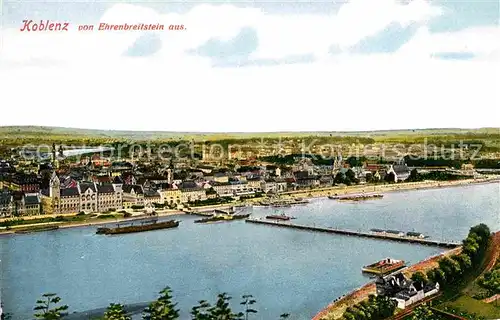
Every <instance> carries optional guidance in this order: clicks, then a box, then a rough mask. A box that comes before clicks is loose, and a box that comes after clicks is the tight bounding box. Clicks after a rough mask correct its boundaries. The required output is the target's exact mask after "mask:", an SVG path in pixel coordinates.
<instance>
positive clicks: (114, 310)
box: [102, 303, 132, 320]
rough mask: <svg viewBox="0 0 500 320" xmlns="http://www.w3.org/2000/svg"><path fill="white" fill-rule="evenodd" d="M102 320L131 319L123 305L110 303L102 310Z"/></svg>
mask: <svg viewBox="0 0 500 320" xmlns="http://www.w3.org/2000/svg"><path fill="white" fill-rule="evenodd" d="M102 320H132V318H131V317H130V316H129V315H128V314H127V313H126V312H125V309H124V307H123V305H121V304H119V303H111V304H110V305H109V307H108V308H107V309H106V312H104V317H103V319H102Z"/></svg>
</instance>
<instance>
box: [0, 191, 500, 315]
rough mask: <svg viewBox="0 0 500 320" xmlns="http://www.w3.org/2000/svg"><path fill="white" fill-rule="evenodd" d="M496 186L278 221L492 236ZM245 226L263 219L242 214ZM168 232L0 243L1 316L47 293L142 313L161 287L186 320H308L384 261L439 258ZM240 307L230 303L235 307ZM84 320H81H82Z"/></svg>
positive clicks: (280, 232) (256, 230)
mask: <svg viewBox="0 0 500 320" xmlns="http://www.w3.org/2000/svg"><path fill="white" fill-rule="evenodd" d="M499 186H500V185H499V184H498V183H496V184H485V185H472V186H468V187H455V188H447V189H434V190H419V191H409V192H394V193H387V194H386V195H385V197H384V198H383V199H380V200H371V201H366V202H359V203H339V202H337V201H334V200H328V199H316V200H313V201H312V202H311V203H310V204H308V205H304V206H298V207H293V208H289V209H285V212H286V213H287V214H289V215H293V216H295V217H297V220H295V221H296V222H298V223H303V224H311V225H313V224H314V225H317V226H320V225H321V226H331V227H338V228H348V229H354V230H369V229H370V228H387V229H398V230H402V231H418V232H422V233H425V234H427V235H429V236H430V237H431V238H433V239H444V240H456V241H459V240H461V239H463V238H464V236H465V235H466V234H467V232H468V229H469V228H470V227H471V226H472V225H474V224H477V223H480V222H485V223H487V224H488V225H489V226H490V227H491V229H493V230H499V229H500V213H499V208H500V200H499ZM251 210H252V212H253V214H252V215H253V216H256V217H261V216H265V215H266V214H269V212H273V209H268V208H253V209H251ZM175 218H176V219H179V220H182V222H181V225H180V227H179V228H177V229H172V230H159V231H151V232H146V233H138V234H129V235H121V236H111V237H110V236H102V235H96V234H95V230H96V228H95V227H83V228H74V229H65V230H59V231H52V232H45V233H34V234H28V235H16V236H2V237H0V246H1V247H0V248H1V272H2V273H1V278H2V283H1V286H2V294H1V298H2V300H3V301H2V302H3V305H4V311H5V312H8V313H11V314H13V319H14V320H18V319H19V320H26V319H31V316H30V315H31V314H32V308H33V306H34V303H35V301H36V300H37V298H38V297H39V296H40V295H41V294H42V293H45V292H56V293H58V295H59V296H61V297H62V299H63V300H62V301H63V302H64V303H66V304H68V305H69V306H70V311H71V312H75V311H77V312H81V311H87V310H93V309H98V308H102V307H106V306H107V305H108V304H109V303H111V302H120V303H122V304H135V303H140V302H147V301H151V300H152V299H154V298H155V297H156V294H157V292H158V291H160V290H161V289H162V287H164V286H166V285H169V286H170V287H172V289H173V290H174V297H175V299H176V300H177V301H178V302H179V304H178V306H179V307H180V308H181V310H182V314H181V315H182V319H189V311H190V308H191V307H192V306H193V305H195V304H196V302H197V301H198V300H201V299H208V300H211V301H213V300H214V299H215V297H216V294H217V293H220V292H228V293H229V294H230V295H232V296H233V297H234V300H238V298H239V297H240V296H241V295H243V294H252V295H254V297H255V298H256V299H257V301H258V303H257V305H256V307H257V309H258V311H259V313H258V314H257V316H256V317H254V318H255V319H266V320H267V319H278V318H279V315H280V314H281V313H283V312H288V313H290V314H291V317H290V318H291V319H310V318H311V317H312V316H313V315H314V314H316V313H317V312H318V311H319V310H321V309H322V308H323V307H324V306H326V305H327V304H328V303H330V302H331V301H332V300H333V299H335V298H336V297H339V296H341V295H343V294H345V293H347V292H348V291H350V290H352V289H354V288H356V287H359V286H360V285H362V284H364V283H366V282H367V281H369V278H367V277H365V276H363V275H362V274H361V267H362V266H363V265H366V264H369V263H371V262H374V261H377V260H379V259H382V258H385V257H389V256H390V257H394V258H399V259H405V260H407V261H409V262H411V263H414V262H417V261H419V260H422V259H424V258H426V257H428V256H431V255H434V254H438V253H439V252H441V249H438V248H434V247H426V246H421V245H412V244H403V243H394V242H386V241H380V240H369V239H360V238H353V237H345V236H339V235H330V234H320V233H313V232H306V231H298V230H290V229H280V228H275V227H269V226H264V225H254V224H246V223H245V222H244V221H236V222H230V223H218V224H209V225H200V224H194V223H193V220H194V219H195V217H190V216H179V217H175ZM234 302H235V303H234V306H235V307H236V308H238V307H239V305H238V303H237V302H239V301H234ZM85 318H86V317H85Z"/></svg>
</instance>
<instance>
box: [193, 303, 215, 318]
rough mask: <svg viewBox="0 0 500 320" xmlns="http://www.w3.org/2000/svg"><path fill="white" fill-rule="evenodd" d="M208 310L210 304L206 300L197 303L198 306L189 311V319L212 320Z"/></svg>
mask: <svg viewBox="0 0 500 320" xmlns="http://www.w3.org/2000/svg"><path fill="white" fill-rule="evenodd" d="M209 308H211V305H210V303H208V301H206V300H200V301H198V305H197V306H194V307H193V308H192V309H191V317H192V319H193V320H212V319H213V318H212V316H211V315H210V312H209Z"/></svg>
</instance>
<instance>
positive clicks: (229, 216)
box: [194, 213, 250, 223]
mask: <svg viewBox="0 0 500 320" xmlns="http://www.w3.org/2000/svg"><path fill="white" fill-rule="evenodd" d="M248 217H250V213H248V214H227V215H214V216H211V217H207V218H203V219H198V220H194V223H210V222H220V221H233V220H242V219H246V218H248Z"/></svg>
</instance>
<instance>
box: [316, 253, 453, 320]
mask: <svg viewBox="0 0 500 320" xmlns="http://www.w3.org/2000/svg"><path fill="white" fill-rule="evenodd" d="M460 252H462V247H458V248H454V249H451V250H448V251H445V252H443V253H441V254H438V255H435V256H432V257H429V258H427V259H425V260H423V261H420V262H418V263H416V264H414V265H411V266H409V267H406V268H404V269H402V270H400V272H402V273H403V274H404V275H405V276H406V277H411V275H412V274H413V273H415V272H417V271H421V272H423V273H425V272H427V271H428V270H430V269H433V268H436V267H438V266H439V264H438V261H439V260H440V259H441V258H442V257H445V256H447V257H449V256H454V255H457V254H460ZM375 293H376V287H375V282H374V281H370V282H369V283H367V284H365V285H363V286H362V287H359V288H357V289H355V290H353V291H352V292H350V293H348V294H346V295H344V296H342V297H339V298H337V299H335V300H334V301H333V302H332V303H331V304H329V305H328V306H327V307H326V308H325V309H323V310H321V311H320V312H319V313H318V314H317V315H316V316H314V318H313V319H312V320H326V319H328V320H330V319H340V318H341V317H342V315H343V314H344V312H345V310H346V309H347V308H348V307H350V306H353V305H355V304H358V303H360V302H361V301H363V300H366V299H368V297H369V296H370V295H371V294H375Z"/></svg>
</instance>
